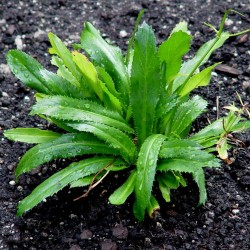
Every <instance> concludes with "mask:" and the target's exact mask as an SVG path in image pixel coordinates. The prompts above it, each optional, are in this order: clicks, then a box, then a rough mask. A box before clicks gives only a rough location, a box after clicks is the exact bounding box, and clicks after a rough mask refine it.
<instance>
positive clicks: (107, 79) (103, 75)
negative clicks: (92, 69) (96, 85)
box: [96, 67, 121, 99]
mask: <svg viewBox="0 0 250 250" xmlns="http://www.w3.org/2000/svg"><path fill="white" fill-rule="evenodd" d="M96 70H97V73H98V76H99V79H100V80H101V81H102V82H104V83H105V84H106V86H107V88H108V90H109V91H110V93H111V94H112V95H114V96H115V97H117V98H118V99H119V98H120V95H121V94H120V93H119V92H117V90H116V88H115V84H114V81H113V79H112V77H111V76H110V75H109V74H108V72H107V71H105V69H104V68H102V67H96Z"/></svg>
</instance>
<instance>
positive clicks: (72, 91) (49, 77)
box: [40, 69, 86, 99]
mask: <svg viewBox="0 0 250 250" xmlns="http://www.w3.org/2000/svg"><path fill="white" fill-rule="evenodd" d="M40 73H41V75H42V77H43V79H44V80H45V81H46V87H47V88H48V89H49V91H50V93H51V94H52V95H62V96H69V97H74V98H77V99H83V98H84V97H86V96H85V93H84V91H83V90H82V89H80V88H79V87H76V86H75V85H73V84H71V82H69V81H67V80H66V79H64V78H62V77H60V76H58V75H56V74H54V73H52V72H49V71H48V70H45V69H42V70H40Z"/></svg>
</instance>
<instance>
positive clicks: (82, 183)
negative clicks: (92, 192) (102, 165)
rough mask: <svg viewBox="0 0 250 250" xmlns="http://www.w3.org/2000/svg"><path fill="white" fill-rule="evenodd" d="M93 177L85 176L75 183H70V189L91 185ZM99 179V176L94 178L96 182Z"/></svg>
mask: <svg viewBox="0 0 250 250" xmlns="http://www.w3.org/2000/svg"><path fill="white" fill-rule="evenodd" d="M94 177H95V175H93V174H92V175H89V176H85V177H83V178H80V179H78V180H76V181H72V182H71V183H70V188H76V187H85V186H88V185H90V184H91V183H92V180H93V178H94ZM100 178H101V174H100V175H98V176H97V177H96V180H98V179H100Z"/></svg>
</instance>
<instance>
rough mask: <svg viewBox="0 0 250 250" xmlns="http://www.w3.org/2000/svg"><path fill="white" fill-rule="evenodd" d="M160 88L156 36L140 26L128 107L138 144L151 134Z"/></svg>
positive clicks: (135, 46) (148, 27) (144, 24)
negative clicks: (131, 112) (130, 106)
mask: <svg viewBox="0 0 250 250" xmlns="http://www.w3.org/2000/svg"><path fill="white" fill-rule="evenodd" d="M161 87H162V86H161V77H160V63H159V59H158V56H157V48H156V42H155V36H154V33H153V30H152V28H151V27H150V26H148V25H147V24H146V23H143V24H142V26H141V27H140V28H139V30H138V33H137V35H136V38H135V45H134V58H133V64H132V72H131V105H132V111H133V118H134V122H135V128H136V134H137V137H138V145H141V144H142V143H143V141H144V140H145V139H146V138H147V137H148V136H150V135H151V134H152V133H153V125H154V119H155V109H156V105H157V102H158V100H159V96H160V91H161Z"/></svg>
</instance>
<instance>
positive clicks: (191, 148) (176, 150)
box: [159, 139, 202, 158]
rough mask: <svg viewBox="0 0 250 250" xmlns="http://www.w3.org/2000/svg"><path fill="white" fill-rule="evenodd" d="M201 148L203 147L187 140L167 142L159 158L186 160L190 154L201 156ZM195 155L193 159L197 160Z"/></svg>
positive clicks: (164, 143) (163, 145) (162, 147)
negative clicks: (180, 158)
mask: <svg viewBox="0 0 250 250" xmlns="http://www.w3.org/2000/svg"><path fill="white" fill-rule="evenodd" d="M201 148H202V146H201V145H199V144H198V143H196V142H194V141H191V140H187V139H175V140H171V141H165V142H163V144H162V146H161V150H160V152H159V158H177V157H182V158H183V157H184V158H186V157H187V155H190V154H195V155H199V154H200V149H201ZM201 154H202V153H201ZM201 154H200V155H201ZM195 155H194V156H193V158H195Z"/></svg>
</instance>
